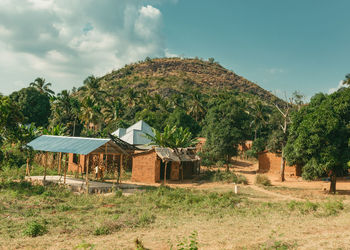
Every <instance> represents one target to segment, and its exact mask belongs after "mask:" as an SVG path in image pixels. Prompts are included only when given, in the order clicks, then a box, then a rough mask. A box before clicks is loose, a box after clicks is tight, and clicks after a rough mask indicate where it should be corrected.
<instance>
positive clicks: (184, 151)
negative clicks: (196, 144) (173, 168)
mask: <svg viewBox="0 0 350 250" xmlns="http://www.w3.org/2000/svg"><path fill="white" fill-rule="evenodd" d="M154 150H155V152H156V153H157V155H158V156H159V158H161V159H162V160H163V161H164V160H165V161H177V162H180V161H181V162H186V161H187V162H188V161H199V160H200V158H199V156H198V155H196V154H195V152H194V150H193V149H191V148H179V149H178V152H179V156H178V155H177V154H176V153H175V152H174V150H173V149H170V148H158V147H156V148H154Z"/></svg>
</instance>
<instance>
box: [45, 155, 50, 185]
mask: <svg viewBox="0 0 350 250" xmlns="http://www.w3.org/2000/svg"><path fill="white" fill-rule="evenodd" d="M48 154H49V153H48V152H46V154H45V155H46V156H45V166H44V182H45V181H46V169H47V164H48V158H49V155H48ZM44 184H45V183H44Z"/></svg>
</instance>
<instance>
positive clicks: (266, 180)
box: [255, 174, 271, 186]
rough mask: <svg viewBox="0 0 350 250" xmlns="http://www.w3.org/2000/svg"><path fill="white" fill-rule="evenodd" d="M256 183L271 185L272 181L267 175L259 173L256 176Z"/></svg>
mask: <svg viewBox="0 0 350 250" xmlns="http://www.w3.org/2000/svg"><path fill="white" fill-rule="evenodd" d="M255 184H257V185H263V186H271V181H270V179H269V178H268V177H267V176H266V175H262V174H258V175H256V176H255Z"/></svg>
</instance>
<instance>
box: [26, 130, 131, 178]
mask: <svg viewBox="0 0 350 250" xmlns="http://www.w3.org/2000/svg"><path fill="white" fill-rule="evenodd" d="M28 146H30V147H32V148H33V149H34V150H36V151H43V152H52V153H59V161H58V162H59V164H58V172H59V173H61V171H62V169H61V159H62V154H68V156H69V160H68V166H63V171H64V174H66V172H67V170H68V171H71V172H77V173H81V174H83V173H85V174H88V173H89V172H91V171H94V169H95V167H96V166H98V167H99V168H104V169H105V170H108V166H111V165H118V169H119V171H121V169H122V165H123V159H124V158H125V157H127V156H130V155H131V154H132V153H133V152H134V150H135V147H133V146H132V145H130V144H128V143H126V142H124V141H122V140H120V139H118V138H114V137H112V139H100V138H85V137H68V136H53V135H42V136H40V137H38V138H36V139H34V140H33V141H31V142H30V143H28ZM119 173H120V172H119ZM87 176H88V175H86V177H87Z"/></svg>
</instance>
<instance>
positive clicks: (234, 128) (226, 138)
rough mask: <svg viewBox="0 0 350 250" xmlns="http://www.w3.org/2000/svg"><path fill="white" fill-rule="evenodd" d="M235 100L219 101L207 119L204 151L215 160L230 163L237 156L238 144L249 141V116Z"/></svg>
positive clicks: (210, 109)
mask: <svg viewBox="0 0 350 250" xmlns="http://www.w3.org/2000/svg"><path fill="white" fill-rule="evenodd" d="M243 106H244V105H243V104H242V103H240V102H238V101H237V100H236V99H235V98H233V97H231V98H230V99H217V100H215V101H214V103H213V104H212V106H211V107H210V108H209V110H208V113H207V115H206V117H205V121H204V123H205V126H204V128H203V134H204V136H205V137H206V138H207V141H206V143H205V147H204V151H205V152H207V153H208V155H209V157H210V158H212V159H213V160H216V161H217V160H224V161H226V162H227V163H230V161H231V157H232V156H235V155H237V153H238V150H237V147H238V144H240V143H242V142H244V141H245V140H247V139H248V137H249V134H250V130H249V120H250V118H249V116H248V114H247V113H246V112H245V110H244V108H243Z"/></svg>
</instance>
